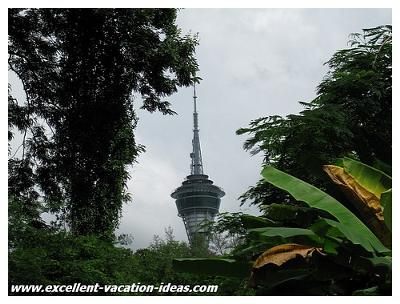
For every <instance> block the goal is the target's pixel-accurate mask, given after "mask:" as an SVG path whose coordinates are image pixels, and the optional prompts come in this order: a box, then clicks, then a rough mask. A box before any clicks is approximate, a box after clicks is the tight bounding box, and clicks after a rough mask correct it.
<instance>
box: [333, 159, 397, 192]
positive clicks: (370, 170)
mask: <svg viewBox="0 0 400 304" xmlns="http://www.w3.org/2000/svg"><path fill="white" fill-rule="evenodd" d="M338 165H339V166H341V167H343V168H344V170H345V171H346V172H347V173H348V174H350V175H351V176H352V177H353V178H354V179H355V180H356V181H357V182H358V184H360V185H361V186H362V187H363V188H365V189H366V190H368V191H369V192H371V193H373V194H375V196H376V197H377V198H380V196H381V194H382V192H384V191H386V190H388V189H390V188H392V179H391V177H390V176H389V175H387V174H386V173H384V172H383V171H380V170H378V169H375V168H374V167H371V166H368V165H366V164H363V163H361V162H358V161H356V160H354V159H351V158H348V157H344V158H341V159H339V160H338Z"/></svg>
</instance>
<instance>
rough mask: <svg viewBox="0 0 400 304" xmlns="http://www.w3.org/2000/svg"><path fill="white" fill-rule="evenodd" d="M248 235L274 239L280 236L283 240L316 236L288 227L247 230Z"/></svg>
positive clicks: (300, 229)
mask: <svg viewBox="0 0 400 304" xmlns="http://www.w3.org/2000/svg"><path fill="white" fill-rule="evenodd" d="M248 231H249V232H250V233H252V232H256V233H260V234H261V235H263V236H268V237H274V236H280V237H283V238H288V237H293V236H298V235H305V236H316V235H315V233H314V232H312V231H311V230H308V229H303V228H290V227H264V228H255V229H249V230H248Z"/></svg>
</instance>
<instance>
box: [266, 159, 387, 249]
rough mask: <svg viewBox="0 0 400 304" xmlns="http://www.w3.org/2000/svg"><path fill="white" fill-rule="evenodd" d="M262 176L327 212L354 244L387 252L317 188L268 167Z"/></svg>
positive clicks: (375, 239)
mask: <svg viewBox="0 0 400 304" xmlns="http://www.w3.org/2000/svg"><path fill="white" fill-rule="evenodd" d="M262 176H263V177H264V179H265V180H266V181H267V182H269V183H271V184H272V185H274V186H275V187H278V188H281V189H283V190H285V191H288V192H289V193H290V194H291V195H292V196H293V197H294V198H295V199H296V200H298V201H302V202H305V203H307V204H308V205H310V206H311V207H314V208H317V209H322V210H325V211H327V212H329V213H330V214H331V215H333V216H334V217H335V218H336V220H337V223H335V227H336V228H338V229H339V230H340V231H341V232H342V233H343V234H344V235H345V236H346V237H347V238H348V239H349V240H350V241H352V242H353V243H354V244H360V245H362V246H363V247H364V248H365V249H366V250H368V251H370V252H374V251H377V252H388V251H389V250H388V249H387V248H386V247H385V246H383V244H382V243H381V242H380V241H379V239H378V238H377V237H376V236H375V235H374V234H373V233H372V232H371V231H370V230H369V229H368V228H367V227H366V226H365V225H364V224H363V223H362V222H361V221H360V220H359V219H358V218H357V217H356V216H355V215H354V214H353V213H351V212H350V211H349V210H348V209H347V208H346V207H344V206H343V205H342V204H340V203H339V202H338V201H337V200H335V199H334V198H333V197H331V196H329V195H328V194H326V193H324V192H323V191H321V190H319V189H318V188H316V187H314V186H312V185H310V184H307V183H306V182H303V181H301V180H299V179H297V178H295V177H293V176H291V175H289V174H287V173H284V172H281V171H279V170H278V169H275V168H273V167H270V166H266V167H265V168H264V169H263V171H262ZM326 221H327V222H328V221H329V222H328V223H332V222H333V221H332V220H326Z"/></svg>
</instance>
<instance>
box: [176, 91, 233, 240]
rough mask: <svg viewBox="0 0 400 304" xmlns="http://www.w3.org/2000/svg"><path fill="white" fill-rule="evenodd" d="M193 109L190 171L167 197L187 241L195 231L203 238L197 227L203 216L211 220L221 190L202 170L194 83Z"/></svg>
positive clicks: (223, 193) (219, 200)
mask: <svg viewBox="0 0 400 304" xmlns="http://www.w3.org/2000/svg"><path fill="white" fill-rule="evenodd" d="M193 102H194V112H193V140H192V146H193V151H192V153H190V158H191V164H190V175H188V176H187V177H186V179H185V180H184V181H183V182H182V185H181V186H180V187H179V188H177V189H176V190H175V191H174V192H173V193H172V194H171V197H172V198H174V199H175V200H176V207H177V208H178V215H179V216H180V217H181V218H182V219H183V223H184V224H185V229H186V234H187V236H188V239H189V242H190V243H191V244H193V241H194V239H195V237H196V235H202V236H203V237H204V239H205V240H206V239H207V231H206V229H205V228H203V227H201V226H202V225H201V224H202V223H203V222H205V221H206V220H208V221H214V218H215V216H216V215H217V214H218V211H219V206H220V203H221V197H223V196H224V195H225V192H224V191H223V190H222V189H221V188H220V187H218V186H216V185H214V184H213V181H212V180H210V179H208V176H207V175H205V174H204V172H203V161H202V158H201V148H200V138H199V122H198V113H197V96H196V87H194V95H193Z"/></svg>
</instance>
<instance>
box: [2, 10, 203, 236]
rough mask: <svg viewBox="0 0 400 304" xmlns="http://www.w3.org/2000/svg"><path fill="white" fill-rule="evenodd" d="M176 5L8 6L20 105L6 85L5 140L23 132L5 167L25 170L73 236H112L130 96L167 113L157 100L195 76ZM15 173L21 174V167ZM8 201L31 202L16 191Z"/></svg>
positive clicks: (135, 150)
mask: <svg viewBox="0 0 400 304" xmlns="http://www.w3.org/2000/svg"><path fill="white" fill-rule="evenodd" d="M176 14H177V10H176V9H9V11H8V20H9V27H8V28H9V33H8V34H9V35H8V37H9V43H8V54H9V59H8V66H9V69H10V70H11V71H12V72H14V73H15V74H16V75H17V76H18V78H19V79H20V80H21V82H22V85H23V89H24V91H25V94H26V103H24V102H23V101H22V100H20V101H18V102H17V101H16V100H15V98H14V97H13V96H12V91H11V90H9V98H8V102H9V131H10V132H9V138H10V139H11V138H12V137H13V134H12V131H13V128H17V129H18V130H19V131H21V132H22V133H23V134H24V136H23V143H22V150H23V153H22V159H21V160H20V161H19V160H16V159H14V158H13V156H12V157H11V160H10V161H11V163H10V166H9V168H10V170H11V171H12V172H11V173H10V175H11V176H14V175H15V176H17V178H19V179H20V180H21V182H22V181H23V179H22V178H23V176H22V177H19V174H20V171H21V170H22V171H24V172H28V171H29V174H30V181H29V183H28V182H26V183H25V182H24V185H23V186H24V191H25V192H26V191H29V189H31V190H32V189H38V190H40V193H41V194H43V199H44V201H43V203H44V205H45V207H46V208H47V210H48V211H50V212H52V213H55V214H58V215H59V216H60V220H61V222H63V221H64V220H66V221H67V223H68V224H69V226H70V228H71V230H72V231H73V233H75V234H79V235H90V234H93V233H96V234H100V235H103V236H104V237H105V238H108V239H112V233H113V231H114V229H115V228H116V227H117V225H118V221H119V217H120V212H121V206H122V203H123V202H127V201H129V200H130V196H129V194H128V193H126V189H125V188H126V181H127V179H128V178H129V176H128V172H127V170H126V169H127V166H128V165H130V164H132V163H133V162H134V161H135V160H136V158H137V156H138V154H139V153H140V152H142V151H143V150H144V149H143V146H141V145H139V144H137V143H136V141H135V136H134V129H135V127H136V122H137V118H136V114H135V109H134V107H133V99H134V97H135V96H137V97H140V98H141V100H142V102H143V105H142V108H144V109H146V110H148V111H150V112H154V111H156V110H159V111H161V112H162V113H163V114H173V113H174V112H173V111H172V110H171V109H170V103H169V102H168V101H166V100H164V99H165V98H166V97H167V96H169V95H171V94H173V93H174V92H176V91H177V89H178V87H181V86H189V85H191V84H192V83H193V82H196V81H198V78H197V77H195V73H196V71H197V69H198V66H197V63H196V60H195V58H194V51H195V46H196V44H197V39H196V37H193V36H190V35H186V36H182V35H181V32H180V29H179V28H178V26H177V25H176V23H175V21H176ZM24 172H23V173H21V174H25V173H24ZM9 190H10V191H9V194H10V195H13V196H14V197H15V199H18V200H21V201H24V202H26V204H30V201H29V199H28V198H26V195H24V194H22V193H21V190H20V189H14V188H10V189H9Z"/></svg>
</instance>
